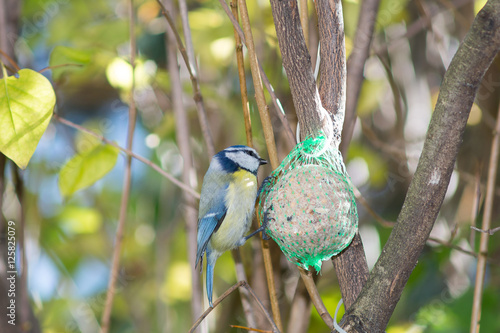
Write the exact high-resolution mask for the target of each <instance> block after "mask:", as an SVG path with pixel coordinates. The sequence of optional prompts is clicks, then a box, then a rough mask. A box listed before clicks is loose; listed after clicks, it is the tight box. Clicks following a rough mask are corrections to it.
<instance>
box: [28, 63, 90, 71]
mask: <svg viewBox="0 0 500 333" xmlns="http://www.w3.org/2000/svg"><path fill="white" fill-rule="evenodd" d="M61 67H83V65H82V64H60V65H54V66H47V67H45V68H42V69H40V70H39V71H38V73H43V72H45V71H48V70H49V69H50V70H52V69H56V68H61Z"/></svg>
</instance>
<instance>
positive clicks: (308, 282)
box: [299, 267, 333, 330]
mask: <svg viewBox="0 0 500 333" xmlns="http://www.w3.org/2000/svg"><path fill="white" fill-rule="evenodd" d="M299 272H300V276H301V277H302V281H304V285H305V286H306V289H307V292H308V293H309V296H310V297H311V301H312V303H313V304H314V307H315V308H316V311H318V313H319V315H320V317H321V319H323V321H324V322H325V324H326V326H328V328H330V329H331V330H333V318H332V316H331V315H330V313H328V310H327V309H326V306H325V304H324V303H323V300H322V299H321V296H320V294H319V292H318V289H317V288H316V284H315V283H314V280H313V277H312V272H310V271H306V270H305V269H303V268H302V267H299Z"/></svg>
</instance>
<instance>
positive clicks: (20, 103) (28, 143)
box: [0, 69, 56, 169]
mask: <svg viewBox="0 0 500 333" xmlns="http://www.w3.org/2000/svg"><path fill="white" fill-rule="evenodd" d="M55 103H56V95H55V93H54V89H53V88H52V85H51V84H50V82H49V80H47V79H46V78H45V77H44V76H43V75H41V74H40V73H37V72H35V71H32V70H30V69H22V70H20V71H19V72H18V77H15V76H9V77H5V76H4V78H2V79H1V80H0V152H2V153H3V154H4V155H5V156H7V157H8V158H10V159H11V160H12V161H14V163H16V164H17V165H18V166H19V167H20V168H21V169H25V168H26V166H27V165H28V162H29V160H30V159H31V156H32V155H33V153H34V152H35V149H36V146H37V145H38V142H39V141H40V139H41V137H42V135H43V133H44V132H45V130H46V129H47V126H48V125H49V122H50V118H51V116H52V112H53V110H54V105H55Z"/></svg>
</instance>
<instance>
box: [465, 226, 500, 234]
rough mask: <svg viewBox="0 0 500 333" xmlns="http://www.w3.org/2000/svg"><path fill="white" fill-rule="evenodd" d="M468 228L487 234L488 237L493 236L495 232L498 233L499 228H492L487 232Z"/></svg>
mask: <svg viewBox="0 0 500 333" xmlns="http://www.w3.org/2000/svg"><path fill="white" fill-rule="evenodd" d="M470 228H471V229H473V230H476V231H479V232H482V233H485V234H488V235H490V236H491V235H493V234H494V233H495V232H497V231H500V227H497V228H493V229H488V230H483V229H479V228H476V227H473V226H471V227H470Z"/></svg>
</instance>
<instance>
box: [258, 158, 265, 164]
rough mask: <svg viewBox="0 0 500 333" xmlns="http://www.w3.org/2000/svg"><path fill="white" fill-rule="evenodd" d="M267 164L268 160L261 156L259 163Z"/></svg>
mask: <svg viewBox="0 0 500 333" xmlns="http://www.w3.org/2000/svg"><path fill="white" fill-rule="evenodd" d="M262 164H267V161H266V160H265V159H263V158H259V165H262Z"/></svg>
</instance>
